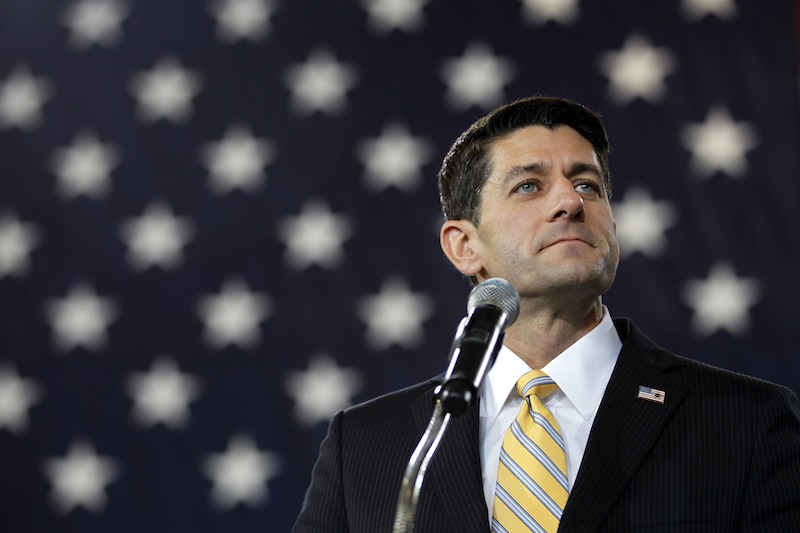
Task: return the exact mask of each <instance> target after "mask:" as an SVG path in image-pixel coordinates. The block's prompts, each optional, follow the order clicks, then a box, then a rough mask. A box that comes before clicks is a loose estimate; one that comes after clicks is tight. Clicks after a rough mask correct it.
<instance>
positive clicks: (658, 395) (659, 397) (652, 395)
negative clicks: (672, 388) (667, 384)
mask: <svg viewBox="0 0 800 533" xmlns="http://www.w3.org/2000/svg"><path fill="white" fill-rule="evenodd" d="M665 396H666V393H665V392H664V391H663V390H658V389H652V388H650V387H645V386H644V385H639V394H637V395H636V397H637V398H641V399H642V400H650V401H651V402H656V403H664V397H665Z"/></svg>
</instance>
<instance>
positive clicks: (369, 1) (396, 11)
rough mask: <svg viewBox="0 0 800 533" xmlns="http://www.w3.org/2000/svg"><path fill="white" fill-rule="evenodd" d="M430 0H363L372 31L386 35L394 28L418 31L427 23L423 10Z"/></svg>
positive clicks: (410, 31)
mask: <svg viewBox="0 0 800 533" xmlns="http://www.w3.org/2000/svg"><path fill="white" fill-rule="evenodd" d="M428 2H429V0H361V7H363V8H364V9H365V10H366V11H367V13H368V14H369V18H368V19H367V24H369V27H370V29H371V30H372V31H374V32H375V33H377V34H379V35H386V34H388V33H391V32H392V31H393V30H402V31H405V32H407V33H412V32H415V31H418V30H419V29H420V28H421V27H422V26H423V24H424V23H425V15H424V14H423V12H422V10H423V8H424V7H425V4H427V3H428Z"/></svg>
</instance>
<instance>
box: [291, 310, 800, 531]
mask: <svg viewBox="0 0 800 533" xmlns="http://www.w3.org/2000/svg"><path fill="white" fill-rule="evenodd" d="M615 323H616V326H617V330H618V331H619V333H620V337H621V338H622V340H623V347H622V351H621V352H620V356H619V360H618V362H617V365H616V367H615V369H614V372H613V374H612V376H611V380H610V382H609V384H608V388H607V390H606V392H605V395H604V396H603V400H602V402H601V404H600V408H599V411H598V413H597V417H596V419H595V422H594V426H593V427H592V430H591V434H590V436H589V442H588V445H587V448H586V452H585V455H584V458H583V462H582V464H581V469H580V471H579V472H578V476H577V479H576V481H575V486H574V488H573V490H572V493H571V494H570V498H569V501H568V503H567V507H566V509H565V510H564V515H563V518H562V521H561V527H560V529H559V531H562V532H573V531H574V532H595V531H631V530H635V531H703V532H707V531H719V532H726V533H728V532H732V531H776V532H796V531H800V415H799V414H798V411H799V409H798V404H797V398H796V397H795V396H794V395H793V394H792V393H791V392H790V391H789V390H788V389H786V388H783V387H780V386H777V385H774V384H770V383H767V382H764V381H760V380H757V379H754V378H750V377H746V376H741V375H738V374H734V373H731V372H728V371H725V370H720V369H716V368H712V367H709V366H707V365H703V364H700V363H697V362H695V361H691V360H688V359H684V358H681V357H678V356H676V355H673V354H671V353H669V352H667V351H665V350H663V349H661V348H659V347H658V346H656V345H654V344H653V343H652V342H651V341H650V340H648V339H647V338H646V337H645V336H644V335H642V333H641V332H639V331H638V330H637V329H636V327H635V326H633V324H632V323H630V322H629V321H627V320H615ZM435 385H436V382H435V381H430V382H427V383H423V384H419V385H416V386H414V387H410V388H408V389H404V390H401V391H398V392H395V393H392V394H389V395H386V396H383V397H380V398H377V399H375V400H372V401H369V402H367V403H365V404H362V405H359V406H355V407H352V408H350V409H348V410H346V411H344V412H343V413H339V414H337V415H336V417H334V419H333V421H332V423H331V426H330V429H329V433H328V436H327V438H326V439H325V441H324V442H323V444H322V447H321V449H320V457H319V459H318V462H317V465H316V466H315V467H314V473H313V476H312V482H311V486H310V487H309V490H308V493H307V495H306V500H305V502H304V504H303V509H302V511H301V513H300V516H299V517H298V519H297V523H296V524H295V528H294V531H295V532H296V533H305V532H325V533H335V532H345V531H350V532H368V533H380V532H389V531H391V530H392V524H393V521H394V513H395V506H396V504H397V495H398V490H399V488H400V481H401V479H402V476H403V472H404V470H405V467H406V464H407V463H408V459H409V456H410V455H411V452H412V451H413V449H414V448H415V446H416V445H417V442H418V441H419V439H420V436H421V435H422V433H423V431H424V429H425V427H426V425H427V423H428V420H429V418H430V416H431V412H432V403H433V402H432V398H433V388H434V386H435ZM639 385H645V386H648V387H652V388H656V389H660V390H663V391H665V393H666V395H665V398H666V399H665V401H664V403H663V404H659V403H655V402H652V401H647V400H642V399H637V393H638V389H639ZM487 516H488V512H487V510H486V504H485V502H484V499H483V489H482V481H481V465H480V455H479V439H478V410H477V408H472V409H471V411H470V412H468V413H467V414H464V415H462V416H461V417H458V418H456V419H454V420H453V421H452V422H451V424H450V427H449V428H448V431H447V433H446V434H445V436H444V438H443V439H442V443H441V445H440V447H439V450H438V452H437V454H436V456H435V457H434V458H433V459H432V461H431V464H430V466H429V468H428V472H427V476H426V478H425V483H424V485H423V487H422V493H421V495H420V500H419V504H418V508H417V520H416V522H415V524H416V526H415V531H416V532H418V533H445V532H458V533H464V532H482V533H486V532H487V531H488V529H489V526H488V517H487Z"/></svg>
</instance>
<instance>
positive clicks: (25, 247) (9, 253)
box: [0, 211, 41, 280]
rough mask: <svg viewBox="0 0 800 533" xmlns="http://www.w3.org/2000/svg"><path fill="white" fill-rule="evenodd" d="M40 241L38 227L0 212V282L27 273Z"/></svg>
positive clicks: (7, 213) (13, 215)
mask: <svg viewBox="0 0 800 533" xmlns="http://www.w3.org/2000/svg"><path fill="white" fill-rule="evenodd" d="M40 241H41V238H40V236H39V230H38V229H36V226H34V225H33V224H30V223H27V222H22V221H20V220H19V219H18V218H17V216H16V215H15V214H12V213H9V212H5V211H3V212H0V280H2V279H3V278H4V277H6V276H22V275H24V274H25V273H27V272H28V268H29V267H30V264H31V260H30V255H31V251H32V250H33V249H34V248H36V246H38V244H39V242H40Z"/></svg>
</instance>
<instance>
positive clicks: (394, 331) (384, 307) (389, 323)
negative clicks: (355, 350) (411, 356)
mask: <svg viewBox="0 0 800 533" xmlns="http://www.w3.org/2000/svg"><path fill="white" fill-rule="evenodd" d="M357 314H358V317H359V318H360V319H361V320H362V321H363V322H364V323H366V324H367V331H366V337H365V338H366V342H367V345H369V346H370V347H371V348H373V349H376V350H383V349H386V348H388V347H390V346H392V345H393V344H396V345H398V346H402V347H403V348H414V347H415V346H417V345H419V343H420V342H421V341H422V339H423V336H424V331H423V329H422V323H423V322H424V321H425V320H427V319H428V318H430V317H431V316H432V315H433V300H432V299H431V298H430V296H428V295H426V294H423V293H419V292H412V291H411V289H410V288H409V287H408V283H406V282H405V281H404V280H402V279H399V278H388V279H387V280H386V281H384V282H383V284H381V288H380V292H379V293H378V294H376V295H374V296H364V297H362V298H361V300H360V301H359V303H358V308H357Z"/></svg>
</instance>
